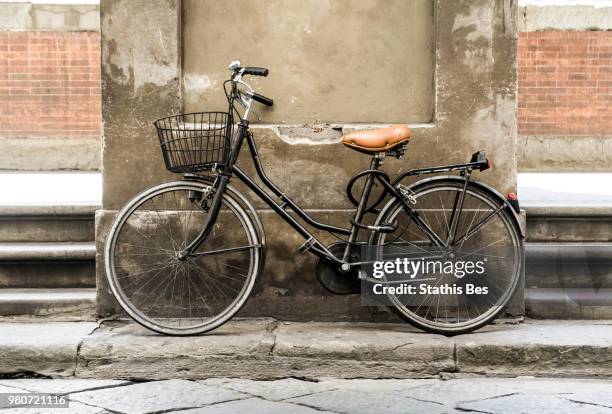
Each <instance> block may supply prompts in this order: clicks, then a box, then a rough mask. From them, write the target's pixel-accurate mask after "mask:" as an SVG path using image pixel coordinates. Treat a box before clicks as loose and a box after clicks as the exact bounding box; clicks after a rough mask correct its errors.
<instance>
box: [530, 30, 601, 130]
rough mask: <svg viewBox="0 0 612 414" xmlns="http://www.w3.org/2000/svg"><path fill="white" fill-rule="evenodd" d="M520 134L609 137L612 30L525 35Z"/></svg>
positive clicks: (552, 31) (531, 33)
mask: <svg viewBox="0 0 612 414" xmlns="http://www.w3.org/2000/svg"><path fill="white" fill-rule="evenodd" d="M518 59H519V61H518V78H519V97H518V106H519V110H518V132H519V135H540V136H547V135H549V136H550V135H556V136H566V135H568V136H610V135H612V31H561V30H545V31H534V32H523V33H520V36H519V46H518Z"/></svg>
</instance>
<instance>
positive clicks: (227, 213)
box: [105, 61, 523, 335]
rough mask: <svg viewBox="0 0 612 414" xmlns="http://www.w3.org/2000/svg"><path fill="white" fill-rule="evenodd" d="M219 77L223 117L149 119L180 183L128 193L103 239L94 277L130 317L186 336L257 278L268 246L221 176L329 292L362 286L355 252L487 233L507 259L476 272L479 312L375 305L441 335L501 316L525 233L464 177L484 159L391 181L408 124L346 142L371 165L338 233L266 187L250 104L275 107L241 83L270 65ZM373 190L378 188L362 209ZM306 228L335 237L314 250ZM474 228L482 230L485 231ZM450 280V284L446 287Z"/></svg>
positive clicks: (501, 203) (436, 304)
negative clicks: (247, 168)
mask: <svg viewBox="0 0 612 414" xmlns="http://www.w3.org/2000/svg"><path fill="white" fill-rule="evenodd" d="M228 68H229V70H230V72H231V76H230V78H229V79H228V80H226V81H225V82H224V84H223V88H224V91H225V95H226V98H227V101H228V105H229V107H228V111H227V112H197V113H189V114H179V115H174V116H170V117H166V118H162V119H159V120H157V121H156V122H155V123H154V125H155V127H156V129H157V133H158V137H159V141H160V146H161V150H162V154H163V158H164V162H165V166H166V168H167V169H168V170H170V171H172V172H175V173H182V174H183V175H184V179H183V180H181V181H173V182H167V183H163V184H160V185H157V186H154V187H152V188H149V189H148V190H145V191H143V192H141V193H140V194H138V195H137V196H135V197H134V198H133V199H132V200H131V201H129V202H128V203H127V205H126V206H125V207H123V209H121V211H120V212H119V213H118V215H117V217H116V218H115V220H114V222H113V224H112V227H111V229H110V232H109V235H108V239H107V242H106V246H105V266H106V275H107V279H108V283H109V285H110V288H111V290H112V293H113V294H114V296H115V298H116V299H117V301H118V302H119V304H120V305H121V307H122V308H123V309H124V310H125V312H126V313H127V314H128V315H129V316H130V317H132V318H133V319H134V320H135V321H136V322H138V323H140V324H141V325H143V326H145V327H146V328H149V329H151V330H153V331H156V332H159V333H162V334H167V335H195V334H201V333H204V332H208V331H210V330H213V329H215V328H217V327H219V326H221V325H222V324H224V323H225V322H227V321H228V320H229V319H231V318H232V317H233V316H234V315H235V314H236V313H237V312H238V311H239V310H240V309H241V308H242V306H243V305H244V304H245V302H246V300H247V298H248V296H249V294H250V293H251V291H252V290H253V286H254V285H255V282H256V280H257V278H258V276H259V275H260V274H261V272H262V271H263V268H264V261H265V250H266V240H265V234H264V229H263V226H262V223H261V221H260V219H259V216H258V214H257V212H256V210H255V209H254V207H253V206H252V204H251V203H250V202H249V201H248V199H247V198H246V197H245V196H244V195H243V194H241V193H240V192H239V191H237V190H236V189H235V188H233V186H232V185H230V180H231V179H232V178H237V179H239V180H240V181H241V182H242V183H244V184H245V185H246V186H247V187H248V188H250V189H251V190H252V191H253V192H254V193H255V194H256V195H257V196H258V197H259V198H260V199H261V200H263V201H264V202H265V203H266V204H267V205H268V206H269V207H270V208H271V209H272V210H273V211H274V212H275V213H276V214H278V215H279V216H280V217H282V218H283V219H284V221H285V222H287V223H288V224H289V225H290V226H291V227H292V228H293V229H294V230H295V231H296V232H297V233H299V234H300V235H301V236H302V237H303V238H304V239H305V243H304V244H303V245H302V246H301V247H300V248H299V251H300V253H302V254H303V253H306V252H310V253H313V254H315V255H316V256H318V263H317V266H316V274H317V278H318V280H319V282H320V283H321V284H322V285H323V286H324V287H325V288H327V289H328V290H330V291H331V292H333V293H337V294H348V293H357V292H359V286H360V284H361V283H362V282H363V283H371V282H372V280H371V279H372V278H371V277H368V276H367V275H365V276H364V274H363V270H362V268H363V266H367V265H371V264H372V263H373V262H374V260H364V259H363V258H362V257H361V256H362V254H361V252H360V249H361V248H374V250H375V252H379V253H376V254H377V255H378V256H377V257H375V258H379V259H380V257H381V256H380V251H381V249H382V250H384V249H385V248H389V247H391V248H398V249H402V248H404V249H406V248H408V247H409V248H411V249H412V250H411V251H412V252H413V253H414V251H416V252H419V251H423V252H425V251H426V250H428V251H431V250H435V251H436V252H437V253H436V254H437V255H438V256H437V257H444V258H449V257H453V255H454V254H455V252H456V251H457V250H458V249H459V247H461V248H462V249H465V248H466V247H465V246H471V247H470V249H471V250H469V251H468V254H478V252H479V251H482V250H483V249H484V248H488V246H487V245H485V243H489V242H490V241H491V234H494V235H495V236H494V238H495V239H496V241H495V240H494V241H493V242H491V243H490V244H489V246H490V245H494V246H496V247H501V248H503V249H505V252H506V253H507V254H506V255H505V256H504V259H505V262H504V264H503V266H501V267H500V270H497V271H496V272H497V273H495V272H494V273H495V274H491V275H487V278H488V279H486V280H487V283H489V281H491V283H489V284H490V285H491V286H494V289H493V288H492V289H493V290H495V293H494V294H492V296H491V297H488V298H487V303H485V304H483V301H484V299H482V300H480V301H476V302H475V303H468V302H465V300H464V299H463V298H461V297H460V295H454V296H453V295H450V296H449V297H447V296H448V295H445V296H442V295H439V294H438V295H436V294H431V295H425V296H424V297H423V298H422V300H421V303H420V304H419V305H418V306H417V304H416V303H408V302H409V301H408V302H407V301H404V300H403V297H402V295H399V294H391V293H387V294H386V295H385V297H386V298H387V299H389V300H390V302H391V305H392V306H393V308H394V309H395V311H396V312H397V313H398V314H399V315H400V316H401V317H403V318H404V319H406V320H407V321H408V322H410V323H412V324H413V325H415V326H417V327H419V328H421V329H424V330H426V331H429V332H435V333H442V334H446V335H455V334H459V333H465V332H469V331H473V330H475V329H478V328H480V327H482V326H484V325H486V324H488V323H489V322H491V321H492V320H493V319H494V318H495V317H496V316H497V315H498V314H499V312H501V311H502V309H503V308H504V306H505V305H506V304H507V303H508V300H509V299H510V297H511V295H512V293H513V292H514V290H515V288H516V287H517V284H518V281H519V277H520V273H521V266H522V259H523V251H522V243H523V233H522V230H521V226H520V225H519V219H518V215H517V212H518V205H517V202H515V201H514V200H513V199H511V198H504V197H503V196H502V195H501V194H500V193H499V192H497V191H496V190H494V189H493V188H491V187H490V186H488V185H486V184H483V183H480V182H478V181H475V180H473V179H472V178H471V175H472V173H473V172H474V171H485V170H487V169H488V168H489V167H490V163H489V161H488V159H487V158H486V156H485V154H484V153H483V152H480V151H479V152H476V153H475V154H473V156H472V158H471V160H470V162H467V163H464V164H452V165H444V166H437V167H431V168H420V169H415V170H410V171H407V172H405V173H403V174H401V175H400V176H399V177H397V178H396V179H394V180H391V179H390V177H389V176H388V175H387V174H386V173H385V172H384V171H382V170H380V166H381V164H382V163H383V160H384V159H385V158H386V157H395V158H398V159H399V158H401V157H402V156H403V155H404V152H405V149H406V145H407V144H408V142H409V141H410V138H411V131H410V129H409V127H407V126H403V125H396V126H391V127H387V128H381V129H376V130H366V131H358V132H354V133H351V134H347V135H345V136H344V137H343V138H342V142H343V144H344V145H346V146H347V147H349V148H351V149H354V150H356V151H358V152H360V153H363V154H366V155H369V156H371V162H370V167H369V169H366V170H364V171H362V172H360V173H358V174H356V175H355V176H354V177H353V178H352V179H351V180H350V181H349V183H348V186H347V193H348V197H349V199H350V200H351V202H352V203H353V204H354V205H355V206H356V208H355V210H354V213H353V217H352V218H351V220H350V224H351V225H350V227H349V228H343V227H337V226H334V225H330V224H325V223H320V222H318V221H316V220H315V219H314V218H312V217H311V216H310V215H309V214H308V213H307V212H306V211H304V210H303V209H302V208H300V206H298V205H297V204H296V203H295V202H294V201H293V200H292V199H291V198H290V197H289V196H288V195H287V194H285V193H284V192H283V191H282V190H281V189H280V188H278V187H277V186H276V185H275V184H274V183H273V182H272V181H271V180H270V179H269V178H268V176H267V175H266V173H265V171H264V169H263V166H262V163H261V161H260V156H259V153H258V151H257V146H256V143H255V139H254V136H253V133H252V132H251V130H250V129H249V116H250V115H251V112H252V107H253V104H254V103H255V102H257V103H259V104H263V105H266V106H272V105H273V100H272V99H270V98H267V97H265V96H263V95H261V94H259V93H257V92H255V91H254V90H253V88H252V87H251V86H250V85H249V84H247V83H246V81H245V80H244V77H246V76H264V77H265V76H267V75H268V69H266V68H259V67H243V66H242V65H241V63H240V61H234V62H232V63H231V64H230V65H229V67H228ZM239 105H240V106H241V107H242V109H243V111H242V114H241V112H240V110H239V109H240V107H239ZM245 141H246V143H247V145H248V148H249V151H250V154H251V159H252V161H253V163H254V166H255V170H256V172H257V175H258V177H259V179H260V180H261V181H262V182H263V184H264V186H265V188H266V189H268V190H269V191H270V192H271V193H272V194H273V196H271V195H269V194H268V193H267V192H266V191H265V190H264V189H262V188H261V187H260V186H259V185H258V184H257V183H256V182H255V181H254V180H253V179H252V178H251V177H249V176H248V175H247V173H245V172H244V171H243V170H242V169H241V168H240V167H239V166H238V165H237V163H236V161H237V159H238V155H239V153H240V151H241V148H242V146H243V144H244V142H245ZM449 172H459V175H441V176H440V175H436V176H433V177H430V178H427V179H422V180H420V181H417V182H416V183H414V184H412V185H409V186H406V185H404V184H402V182H403V180H404V179H406V178H407V177H413V176H421V175H425V174H434V173H449ZM358 180H364V181H365V183H364V184H363V187H362V188H363V190H362V191H361V194H357V195H355V194H354V191H353V190H354V187H355V184H356V182H357V181H358ZM375 184H376V185H380V186H381V188H382V191H381V194H379V195H378V196H377V197H374V198H375V200H370V198H371V193H372V188H373V186H374V185H375ZM275 197H276V198H277V200H275ZM445 201H446V203H445ZM380 206H382V208H381V207H380ZM288 210H289V211H290V212H293V214H290V212H288ZM366 215H370V216H371V217H372V216H373V217H374V220H373V223H371V224H366V220H365V216H366ZM300 220H301V221H302V222H300ZM370 221H371V220H370ZM306 225H309V226H312V227H314V228H316V229H319V230H323V231H325V232H329V233H331V234H333V235H335V236H336V237H338V238H339V239H341V240H342V241H339V242H336V243H333V244H331V245H328V246H326V245H324V244H323V243H322V242H321V241H320V240H319V239H318V238H317V237H315V236H314V235H313V234H312V233H311V232H310V231H309V230H308V228H307V227H306ZM485 228H487V229H488V231H486V232H483V231H482V230H483V229H485ZM364 233H365V237H360V234H361V235H363V234H364ZM377 249H378V250H377ZM470 252H471V253H470ZM383 254H384V253H383ZM423 256H426V255H425V254H423ZM464 256H465V255H464ZM491 256H493V257H495V256H494V255H491ZM412 257H415V256H414V255H413V256H412ZM498 276H499V277H498ZM501 276H503V277H501ZM455 279H457V280H459V279H458V278H457V277H455ZM440 280H442V279H441V278H440ZM457 280H454V279H453V283H455V284H454V285H453V286H457V285H456V282H457ZM385 282H389V281H388V280H387V279H385V280H383V283H385ZM493 282H495V283H493ZM438 283H441V282H438ZM440 286H442V285H440ZM412 300H415V299H414V298H412ZM455 300H456V303H455ZM482 306H486V307H485V308H481V307H482ZM434 308H435V312H434V310H433V309H434ZM442 315H444V316H442Z"/></svg>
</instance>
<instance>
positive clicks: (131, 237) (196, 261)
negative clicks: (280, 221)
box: [105, 181, 264, 335]
mask: <svg viewBox="0 0 612 414" xmlns="http://www.w3.org/2000/svg"><path fill="white" fill-rule="evenodd" d="M209 189H210V186H208V185H206V184H204V183H200V182H186V181H185V182H171V183H166V184H161V185H159V186H156V187H153V188H150V189H148V190H146V191H144V192H143V193H141V194H139V195H138V196H136V197H135V198H134V199H132V200H131V201H130V202H129V203H128V205H126V206H125V207H124V208H123V209H122V210H121V211H120V212H119V214H118V215H117V218H116V219H115V221H114V223H113V225H112V227H111V230H110V233H109V235H108V239H107V243H106V249H105V265H106V275H107V280H108V283H109V285H110V288H111V290H112V292H113V294H114V296H115V298H116V299H117V301H118V302H119V304H120V305H121V307H122V308H123V309H124V310H125V311H126V312H127V314H128V315H130V316H131V317H132V318H133V319H134V320H135V321H136V322H138V323H140V324H141V325H143V326H145V327H147V328H149V329H151V330H153V331H156V332H160V333H163V334H167V335H195V334H200V333H203V332H207V331H210V330H212V329H215V328H217V327H219V326H221V325H222V324H223V323H225V322H227V321H228V320H229V319H230V318H231V317H232V316H234V315H235V314H236V313H237V312H238V311H239V310H240V308H241V307H242V306H243V305H244V303H245V302H246V300H247V298H248V296H249V294H250V292H251V290H252V289H253V286H254V284H255V280H256V278H257V275H258V274H259V272H260V270H261V266H262V264H263V255H264V240H263V233H262V232H261V223H259V220H258V218H257V216H256V214H254V211H253V210H252V207H250V205H249V204H248V203H247V202H246V200H244V198H242V197H234V196H232V193H230V191H226V193H225V194H224V195H223V199H222V207H221V210H220V212H219V216H218V218H217V220H216V222H215V224H214V226H213V229H212V231H211V233H210V235H209V236H208V238H207V239H206V240H205V241H204V242H203V243H202V245H201V246H200V247H199V248H198V250H197V251H196V252H195V254H196V255H194V256H190V257H187V258H185V259H181V258H179V257H178V252H180V251H181V250H182V249H184V248H185V247H186V246H187V245H188V244H189V243H190V242H191V241H192V240H194V239H195V237H196V235H197V234H198V233H199V231H200V230H201V228H202V226H203V224H204V223H205V221H206V219H207V217H208V211H207V209H206V207H205V206H206V204H204V203H203V200H206V197H205V194H206V192H207V191H208V190H209ZM245 203H246V205H245ZM243 206H245V207H246V208H247V209H249V210H251V215H252V216H253V218H251V217H250V216H249V214H248V212H247V211H246V210H245V208H243Z"/></svg>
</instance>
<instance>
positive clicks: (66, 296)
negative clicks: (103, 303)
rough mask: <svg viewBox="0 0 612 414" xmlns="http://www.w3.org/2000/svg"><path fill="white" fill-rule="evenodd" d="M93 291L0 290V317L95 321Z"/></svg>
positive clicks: (92, 289)
mask: <svg viewBox="0 0 612 414" xmlns="http://www.w3.org/2000/svg"><path fill="white" fill-rule="evenodd" d="M95 302H96V290H95V288H90V289H0V316H4V317H24V316H29V317H32V316H34V317H48V318H50V319H53V320H94V319H95Z"/></svg>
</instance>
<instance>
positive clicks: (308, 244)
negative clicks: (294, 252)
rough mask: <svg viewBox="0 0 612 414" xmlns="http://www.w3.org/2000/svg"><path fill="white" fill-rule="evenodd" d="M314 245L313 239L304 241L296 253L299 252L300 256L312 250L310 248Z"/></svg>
mask: <svg viewBox="0 0 612 414" xmlns="http://www.w3.org/2000/svg"><path fill="white" fill-rule="evenodd" d="M315 243H316V240H315V239H314V238H312V237H311V238H310V239H308V240H306V241H305V242H304V244H302V245H301V246H300V247H299V248H298V252H300V254H304V253H306V252H307V251H308V250H310V249H311V248H312V246H314V245H315Z"/></svg>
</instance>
